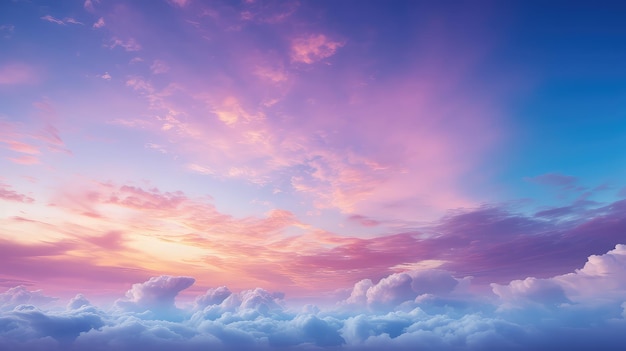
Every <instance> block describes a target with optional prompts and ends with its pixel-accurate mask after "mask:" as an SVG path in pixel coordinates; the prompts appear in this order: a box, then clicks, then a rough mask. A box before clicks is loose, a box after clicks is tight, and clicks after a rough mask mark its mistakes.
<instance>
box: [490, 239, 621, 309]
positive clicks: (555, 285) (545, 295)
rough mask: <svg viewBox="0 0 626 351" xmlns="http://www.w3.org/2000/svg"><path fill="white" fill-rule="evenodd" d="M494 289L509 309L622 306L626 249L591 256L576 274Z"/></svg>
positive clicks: (619, 248)
mask: <svg viewBox="0 0 626 351" xmlns="http://www.w3.org/2000/svg"><path fill="white" fill-rule="evenodd" d="M492 288H493V292H494V293H495V294H496V295H498V297H499V298H500V299H501V300H502V302H503V307H505V308H508V307H519V308H525V307H529V306H539V305H541V306H557V305H561V304H566V305H570V304H576V305H578V306H589V307H593V306H596V305H603V304H604V305H606V304H612V305H618V304H621V303H622V302H623V301H624V300H626V245H617V246H616V247H615V249H613V250H611V251H609V252H607V253H606V254H604V255H592V256H589V258H588V259H587V263H585V265H584V267H583V268H581V269H577V270H576V271H575V272H573V273H568V274H563V275H559V276H555V277H553V278H547V279H537V278H533V277H529V278H526V279H524V280H514V281H512V282H510V283H509V284H507V285H499V284H492Z"/></svg>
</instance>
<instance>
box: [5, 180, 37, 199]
mask: <svg viewBox="0 0 626 351" xmlns="http://www.w3.org/2000/svg"><path fill="white" fill-rule="evenodd" d="M0 200H5V201H16V202H22V203H33V202H35V199H33V198H32V197H30V196H28V195H25V194H21V193H19V192H17V191H15V190H13V189H12V188H11V186H9V185H7V184H3V183H2V182H0Z"/></svg>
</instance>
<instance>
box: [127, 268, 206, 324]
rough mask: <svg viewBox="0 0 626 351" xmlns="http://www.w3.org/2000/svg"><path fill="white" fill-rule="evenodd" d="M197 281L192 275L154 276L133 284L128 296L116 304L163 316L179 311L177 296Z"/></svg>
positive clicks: (134, 310)
mask: <svg viewBox="0 0 626 351" xmlns="http://www.w3.org/2000/svg"><path fill="white" fill-rule="evenodd" d="M195 281H196V280H195V279H194V278H191V277H173V276H169V275H162V276H159V277H152V278H150V279H149V280H148V281H146V282H144V283H138V284H133V286H132V288H131V289H130V290H128V291H127V292H126V298H124V299H119V300H117V301H116V302H115V305H116V306H118V307H120V308H122V309H123V310H126V311H130V312H144V311H151V312H153V313H155V314H156V316H155V317H163V316H165V315H169V314H172V313H176V312H177V311H178V309H177V308H176V306H175V304H174V300H175V298H176V296H177V295H178V293H179V292H181V291H182V290H185V289H187V288H188V287H190V286H191V285H193V283H195Z"/></svg>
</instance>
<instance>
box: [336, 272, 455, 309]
mask: <svg viewBox="0 0 626 351" xmlns="http://www.w3.org/2000/svg"><path fill="white" fill-rule="evenodd" d="M459 282H460V280H459V279H456V278H454V277H453V276H452V275H451V274H450V273H449V272H446V271H442V270H436V269H432V270H416V271H409V272H403V273H394V274H391V275H389V276H387V277H385V278H383V279H381V280H380V281H379V282H378V283H376V284H374V283H372V281H371V280H369V279H364V280H361V281H360V282H358V283H356V284H355V285H354V288H353V289H352V293H351V294H350V297H349V298H348V299H346V301H345V303H347V304H357V305H367V306H368V307H371V308H375V309H379V308H392V309H393V308H394V307H396V306H398V305H400V304H402V303H403V302H412V301H415V300H416V299H417V298H418V297H420V296H423V295H425V294H436V295H437V296H448V295H449V294H450V293H451V292H452V291H453V290H454V289H455V288H456V287H457V286H458V285H459Z"/></svg>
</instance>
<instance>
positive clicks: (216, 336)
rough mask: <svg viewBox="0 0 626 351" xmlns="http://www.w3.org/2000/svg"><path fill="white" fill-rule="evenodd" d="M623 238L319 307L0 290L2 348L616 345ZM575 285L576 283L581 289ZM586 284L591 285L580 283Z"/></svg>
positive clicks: (395, 283) (623, 323) (279, 297)
mask: <svg viewBox="0 0 626 351" xmlns="http://www.w3.org/2000/svg"><path fill="white" fill-rule="evenodd" d="M625 257H626V245H617V246H616V247H615V248H614V249H613V250H610V251H609V252H607V253H605V254H603V255H593V256H590V257H589V258H588V260H587V263H586V264H585V265H584V266H583V267H582V268H581V269H578V270H576V271H575V272H572V273H568V274H564V275H559V276H555V277H551V278H545V279H536V278H532V277H529V278H526V279H524V280H516V281H512V282H510V283H509V284H506V285H499V284H492V289H493V293H494V294H493V295H488V294H484V293H476V292H475V291H474V290H473V289H472V288H471V285H472V284H471V283H470V281H471V278H469V277H466V278H455V277H454V276H453V275H451V274H450V273H449V272H446V271H442V270H419V271H406V272H403V273H395V274H392V275H390V276H388V277H384V278H383V279H380V280H379V281H378V282H376V283H374V282H372V281H371V280H363V281H361V282H358V283H357V284H355V285H354V288H353V290H352V292H351V294H350V296H349V297H347V298H346V299H345V300H338V301H336V302H337V303H336V304H335V305H326V306H324V307H321V308H320V307H317V306H314V305H301V304H299V303H295V302H290V301H289V300H288V299H285V297H284V294H282V293H271V292H268V291H266V290H264V289H262V288H256V289H252V290H243V291H241V292H236V293H235V292H231V291H230V290H229V289H228V288H226V287H223V286H222V287H217V288H211V289H209V290H207V291H206V293H204V294H202V295H200V296H198V297H197V298H196V300H195V303H182V304H181V302H179V304H180V306H177V305H175V298H176V296H177V295H178V294H179V292H181V291H182V290H184V289H186V288H188V287H189V286H191V285H192V284H193V282H194V279H193V278H190V277H173V276H159V277H153V278H150V279H149V280H147V281H146V282H144V283H138V284H134V285H133V286H132V288H131V289H130V290H128V292H127V293H126V297H125V298H123V299H119V300H118V301H117V302H116V303H115V305H114V306H112V307H110V308H108V309H103V308H98V307H95V306H93V305H92V304H91V303H90V302H89V301H88V300H87V299H86V298H85V297H84V296H82V295H80V294H79V295H77V296H76V297H74V298H72V299H71V300H70V302H69V303H68V305H67V307H66V308H63V307H54V306H53V307H51V308H48V309H41V308H43V307H41V306H44V305H46V304H49V303H50V302H52V301H53V300H54V299H52V298H49V297H46V296H44V295H43V294H42V293H41V292H40V291H34V292H32V291H28V290H27V289H25V288H24V287H16V288H12V289H9V290H8V291H7V292H5V293H3V294H1V295H0V299H1V300H0V301H1V302H2V311H3V312H2V315H0V347H2V348H3V349H5V348H10V349H12V350H44V349H45V350H107V349H116V350H131V349H134V348H137V347H141V348H142V349H145V350H167V349H172V348H176V349H180V350H201V349H206V348H211V349H218V350H236V349H242V348H245V349H248V350H283V349H290V350H326V349H327V350H389V349H394V350H396V349H397V350H415V349H416V347H417V348H418V349H423V350H458V349H463V350H484V349H499V350H550V349H553V348H559V349H570V350H584V349H588V348H589V347H592V346H593V347H600V348H602V349H603V350H619V349H621V347H622V343H623V342H624V341H626V337H625V336H624V334H623V332H621V330H623V328H624V327H626V319H625V318H626V312H625V311H626V301H625V296H626V285H625V284H624V282H625V281H626V273H625V272H626V258H625ZM581 280H584V281H585V284H582V283H583V282H581ZM589 282H593V284H589Z"/></svg>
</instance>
